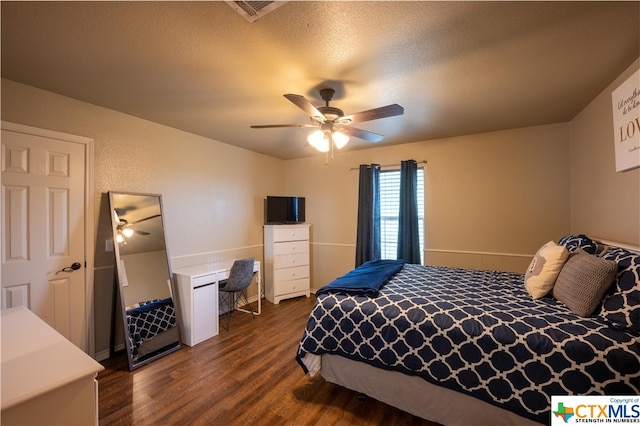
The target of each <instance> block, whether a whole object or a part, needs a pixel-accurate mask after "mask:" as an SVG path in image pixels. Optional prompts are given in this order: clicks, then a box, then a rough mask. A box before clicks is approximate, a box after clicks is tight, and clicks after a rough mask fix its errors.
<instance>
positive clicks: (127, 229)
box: [113, 209, 160, 238]
mask: <svg viewBox="0 0 640 426" xmlns="http://www.w3.org/2000/svg"><path fill="white" fill-rule="evenodd" d="M118 210H119V209H115V210H114V212H113V214H114V217H115V220H116V224H117V225H116V230H117V232H118V235H119V236H120V235H121V236H124V237H126V238H130V237H132V236H133V234H134V233H136V234H138V235H144V236H146V235H151V233H150V232H146V231H141V230H139V229H133V226H134V225H137V224H138V223H141V222H145V221H147V220H151V219H155V218H157V217H160V215H159V214H155V215H152V216H149V217H144V218H142V219H138V220H136V221H133V222H129V221H128V220H127V219H125V218H124V217H122V216H123V215H124V213H126V211H122V210H120V212H118ZM118 213H120V214H118Z"/></svg>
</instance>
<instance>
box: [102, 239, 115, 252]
mask: <svg viewBox="0 0 640 426" xmlns="http://www.w3.org/2000/svg"><path fill="white" fill-rule="evenodd" d="M104 251H113V240H105V242H104Z"/></svg>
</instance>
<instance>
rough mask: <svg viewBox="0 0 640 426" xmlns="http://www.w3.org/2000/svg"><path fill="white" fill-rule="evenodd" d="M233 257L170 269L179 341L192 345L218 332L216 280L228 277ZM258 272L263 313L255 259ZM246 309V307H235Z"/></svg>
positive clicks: (254, 265)
mask: <svg viewBox="0 0 640 426" xmlns="http://www.w3.org/2000/svg"><path fill="white" fill-rule="evenodd" d="M232 265H233V260H232V261H228V262H222V263H215V264H205V265H196V266H189V267H186V268H179V269H176V270H174V271H173V273H174V275H175V276H176V283H177V291H178V294H177V296H178V297H177V299H178V306H179V309H178V325H179V327H180V334H181V337H182V343H184V344H185V345H187V346H195V345H197V344H198V343H200V342H202V341H204V340H207V339H209V338H211V337H213V336H215V335H217V334H218V284H219V283H220V281H224V280H226V279H227V278H228V277H229V270H230V269H231V266H232ZM253 272H254V273H257V278H256V282H257V284H258V312H257V314H258V315H260V314H261V313H262V280H261V279H260V262H259V261H255V263H254V264H253ZM238 310H240V311H243V312H249V311H248V310H246V309H238Z"/></svg>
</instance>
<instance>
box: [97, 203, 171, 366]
mask: <svg viewBox="0 0 640 426" xmlns="http://www.w3.org/2000/svg"><path fill="white" fill-rule="evenodd" d="M108 194H109V214H110V216H111V225H112V230H113V249H114V256H115V257H114V260H115V265H114V286H115V287H116V289H117V293H118V295H119V296H118V297H119V301H120V312H121V314H122V322H123V328H124V346H125V350H126V355H127V361H128V364H129V370H134V369H136V368H138V367H142V366H143V365H146V364H148V363H150V362H152V361H154V360H156V359H158V358H161V357H163V356H165V355H168V354H170V353H172V352H175V351H177V350H179V349H180V348H181V347H182V344H181V340H182V339H181V337H180V331H179V325H178V319H179V315H178V311H177V309H178V307H177V302H176V299H175V294H176V293H175V291H174V290H175V288H176V286H175V282H174V277H173V273H172V271H171V261H170V259H171V258H170V256H169V248H168V247H167V239H166V228H165V225H164V210H163V208H162V195H160V194H149V193H141V192H119V191H109V193H108ZM118 195H127V196H140V197H153V198H157V199H158V203H159V208H160V224H161V227H162V233H163V240H164V248H165V253H166V258H167V259H166V261H167V265H166V266H167V273H168V274H169V277H168V282H169V293H170V297H171V300H172V303H173V308H174V315H175V316H176V325H175V328H176V332H177V333H176V336H177V340H176V341H175V342H170V343H168V344H167V345H166V346H164V347H162V348H160V349H158V350H156V351H153V352H151V353H150V354H149V356H146V355H145V356H143V357H142V359H134V356H133V348H132V347H131V339H130V336H129V326H128V324H127V310H126V307H127V304H126V301H125V294H124V290H123V283H122V282H121V281H122V280H121V273H122V272H123V271H120V268H121V267H120V265H121V263H120V262H121V257H120V244H119V243H118V241H117V237H118V223H116V219H115V209H116V208H117V207H118V206H117V205H116V203H115V201H114V196H118ZM125 273H126V272H125ZM115 300H116V299H114V303H115ZM114 319H115V317H114ZM114 325H115V321H112V327H113V326H114Z"/></svg>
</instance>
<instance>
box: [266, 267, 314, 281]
mask: <svg viewBox="0 0 640 426" xmlns="http://www.w3.org/2000/svg"><path fill="white" fill-rule="evenodd" d="M273 278H274V281H275V282H276V283H279V282H280V281H288V280H297V279H300V278H309V265H305V266H296V267H294V268H284V269H276V270H275V271H273Z"/></svg>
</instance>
